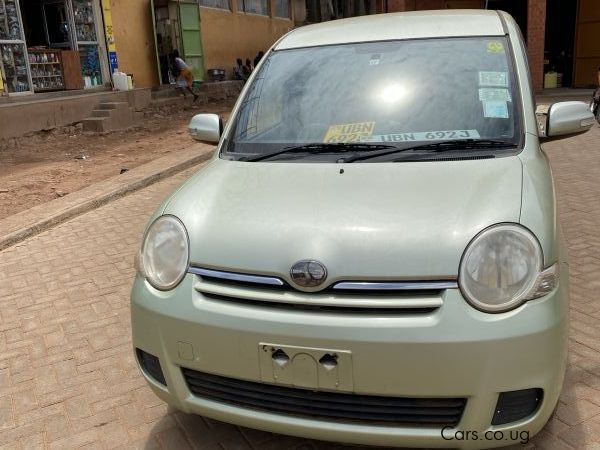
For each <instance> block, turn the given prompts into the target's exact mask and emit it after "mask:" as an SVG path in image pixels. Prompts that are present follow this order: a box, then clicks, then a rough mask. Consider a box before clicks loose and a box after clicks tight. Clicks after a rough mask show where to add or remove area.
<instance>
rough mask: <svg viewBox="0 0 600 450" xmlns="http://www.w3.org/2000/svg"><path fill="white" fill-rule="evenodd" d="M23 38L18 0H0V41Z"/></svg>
mask: <svg viewBox="0 0 600 450" xmlns="http://www.w3.org/2000/svg"><path fill="white" fill-rule="evenodd" d="M22 39H23V36H22V34H21V21H20V19H19V4H18V3H17V0H0V41H20V40H22Z"/></svg>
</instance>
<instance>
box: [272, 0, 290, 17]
mask: <svg viewBox="0 0 600 450" xmlns="http://www.w3.org/2000/svg"><path fill="white" fill-rule="evenodd" d="M290 13H291V11H290V0H275V17H282V18H284V19H291V18H292V16H291V14H290Z"/></svg>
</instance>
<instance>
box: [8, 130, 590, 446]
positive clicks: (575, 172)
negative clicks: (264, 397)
mask: <svg viewBox="0 0 600 450" xmlns="http://www.w3.org/2000/svg"><path fill="white" fill-rule="evenodd" d="M599 143H600V127H597V126H596V127H595V128H594V129H593V130H592V131H590V132H589V133H587V134H585V135H580V136H577V137H574V138H572V139H570V140H561V141H554V142H550V143H548V144H546V145H545V150H546V151H547V154H548V155H549V157H550V160H551V163H552V166H553V171H554V176H555V179H556V185H557V194H558V201H559V210H560V221H561V224H562V227H563V230H564V232H565V236H566V240H567V243H568V248H569V252H570V258H571V330H570V340H569V346H570V356H569V366H568V370H567V375H566V380H565V386H564V389H563V393H562V395H561V399H560V403H559V405H558V408H557V410H556V413H555V416H554V417H553V418H552V419H551V421H550V422H549V423H548V425H547V426H546V427H545V428H544V430H543V431H542V432H541V433H540V434H539V435H538V436H537V437H536V438H534V439H533V440H532V441H531V442H530V443H529V444H527V445H526V446H525V448H542V449H571V448H576V449H582V448H585V449H600V298H598V296H597V295H596V292H598V290H599V289H600V256H598V255H600V226H599V225H600V202H599V201H598V198H600V183H598V179H600V145H599ZM197 169H198V166H194V167H191V168H188V169H185V170H184V171H182V172H179V173H177V174H175V175H173V176H170V177H168V178H165V179H163V180H161V181H158V182H156V183H153V184H150V185H148V186H147V187H145V188H142V189H139V190H137V191H135V192H133V193H129V194H128V195H125V196H121V197H119V198H116V199H114V200H112V201H110V202H109V203H106V204H104V205H102V206H100V207H94V208H93V209H90V210H88V211H87V212H82V213H78V215H75V216H73V217H71V218H70V220H67V221H64V222H62V223H59V224H54V226H53V227H51V228H48V229H46V230H45V231H41V230H38V231H39V232H38V233H37V234H35V235H33V236H31V237H29V238H26V239H24V240H21V241H20V242H17V243H16V244H14V245H12V246H10V247H7V248H5V249H4V250H2V251H0V450H6V449H11V450H12V449H23V450H25V449H27V450H29V449H36V448H48V449H68V448H78V447H85V448H86V449H89V448H91V449H111V448H120V449H135V448H140V449H141V448H143V449H159V448H164V449H188V448H191V449H210V450H216V449H220V450H223V449H261V450H263V449H265V450H269V449H273V450H275V449H278V450H279V449H284V450H285V449H296V450H308V449H313V450H315V449H322V450H324V449H339V448H344V446H341V445H339V444H334V443H324V442H316V441H309V440H306V439H298V438H292V437H287V436H280V435H273V434H270V433H264V432H260V431H256V430H249V429H245V428H239V427H236V426H233V425H228V424H224V423H220V422H217V421H214V420H209V419H206V418H203V417H200V416H193V415H187V414H183V413H181V412H178V411H175V410H173V409H170V408H168V407H167V406H166V405H165V404H164V403H163V402H162V401H161V400H159V399H158V398H157V397H155V396H154V394H153V393H152V392H151V391H150V389H149V388H148V387H147V386H146V383H145V382H144V380H143V379H142V377H141V375H140V374H139V372H138V369H137V367H136V365H135V361H134V357H133V352H132V348H131V335H130V318H129V290H130V288H131V283H132V279H133V276H134V269H133V259H134V254H135V253H136V251H137V249H138V246H139V243H140V237H141V233H142V230H143V227H144V225H145V223H146V221H147V219H148V217H149V215H150V214H151V213H152V211H153V210H154V209H155V208H156V206H157V205H158V204H159V203H160V202H161V201H162V200H163V199H164V198H165V197H166V196H167V195H168V194H169V193H170V192H171V191H172V190H173V189H175V188H176V187H177V186H178V185H180V184H181V183H182V182H183V181H184V180H185V179H186V178H188V177H189V176H190V175H191V174H192V173H193V172H194V171H196V170H197ZM515 448H516V447H515Z"/></svg>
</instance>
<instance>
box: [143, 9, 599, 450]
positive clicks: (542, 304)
mask: <svg viewBox="0 0 600 450" xmlns="http://www.w3.org/2000/svg"><path fill="white" fill-rule="evenodd" d="M538 122H539V123H538ZM592 124H593V116H592V114H591V113H590V111H589V109H588V108H587V105H586V104H584V103H579V102H567V103H557V104H554V105H552V106H551V107H550V108H549V110H548V111H547V114H546V115H545V116H543V117H542V116H539V118H538V119H536V115H535V105H534V100H533V92H532V87H531V84H530V81H529V73H528V68H527V60H526V54H525V49H524V45H523V41H522V39H521V36H520V33H519V30H518V28H517V25H516V24H515V22H514V21H513V20H512V18H511V17H510V16H508V15H507V14H505V13H499V12H495V11H451V12H450V11H445V12H418V13H402V14H387V15H375V16H367V17H361V18H353V19H347V20H336V21H332V22H327V23H323V24H318V25H311V26H306V27H301V28H298V29H296V30H294V31H292V32H291V33H289V34H287V35H286V36H284V37H283V38H282V39H281V40H279V42H277V43H276V44H275V45H274V46H273V48H272V49H271V50H270V51H269V52H268V53H267V54H266V55H265V56H264V58H263V59H262V61H261V63H260V64H259V65H258V67H257V68H256V69H255V71H254V73H253V74H252V76H251V78H250V79H249V80H248V82H247V84H246V86H245V88H244V90H243V92H242V93H241V95H240V98H239V100H238V102H237V104H236V106H235V108H234V109H233V111H232V115H231V119H230V120H229V121H228V123H227V126H226V127H225V128H224V129H222V128H223V127H222V123H221V121H220V120H219V117H217V116H215V115H210V114H202V115H198V116H196V117H194V119H193V120H192V122H191V124H190V131H191V133H192V134H193V135H194V137H195V138H196V139H198V140H201V141H205V142H219V146H218V149H217V151H216V153H215V155H214V157H213V159H212V160H211V161H210V163H208V164H207V165H206V166H205V167H204V168H203V169H202V170H201V171H199V172H198V173H197V174H196V175H194V176H193V177H192V178H191V179H190V180H189V181H187V183H185V184H184V185H183V186H182V187H181V188H180V189H178V190H177V191H176V192H174V193H173V195H172V196H171V197H170V198H168V199H167V200H166V201H165V202H164V203H163V204H162V205H161V206H160V207H159V208H158V210H157V211H156V212H155V214H154V215H153V217H152V218H151V220H150V223H149V225H148V227H147V229H146V232H145V235H144V239H143V244H142V248H141V251H140V254H139V257H138V261H137V268H138V275H137V277H136V279H135V284H134V287H133V291H132V294H131V314H132V328H133V345H134V351H135V353H136V358H137V361H138V363H139V366H140V369H141V371H142V373H143V375H144V377H145V378H146V380H147V382H148V384H149V385H150V386H151V388H152V389H153V391H154V392H155V393H156V394H157V395H158V396H159V397H160V398H162V399H163V400H165V401H166V402H168V403H169V404H170V405H173V406H174V407H175V408H178V409H180V410H182V411H185V412H189V413H196V414H202V415H204V416H207V417H211V418H214V419H217V420H221V421H225V422H230V423H233V424H238V425H242V426H246V427H252V428H258V429H262V430H268V431H272V432H276V433H283V434H289V435H296V436H304V437H310V438H315V439H324V440H331V441H340V442H348V443H358V444H369V445H390V446H411V447H453V448H457V447H459V448H485V447H497V446H503V445H508V444H512V443H515V442H517V443H518V442H526V441H527V440H529V439H530V438H531V437H532V436H533V435H534V434H535V433H537V432H538V431H539V430H540V429H541V428H542V427H543V426H544V424H545V423H546V421H547V420H548V418H549V417H550V415H551V414H552V411H553V410H554V408H555V405H556V403H557V399H558V396H559V392H560V390H561V385H562V382H563V376H564V371H565V364H566V351H567V320H568V266H567V263H566V254H565V253H564V252H563V250H562V246H561V238H560V232H559V226H558V222H557V219H556V205H555V195H554V191H553V183H552V177H551V173H550V167H549V165H548V160H547V159H546V157H545V155H544V154H543V152H542V151H541V150H540V136H543V137H544V138H555V137H557V136H560V137H562V136H566V135H569V134H574V133H580V132H584V131H586V130H587V129H589V128H590V127H591V126H592Z"/></svg>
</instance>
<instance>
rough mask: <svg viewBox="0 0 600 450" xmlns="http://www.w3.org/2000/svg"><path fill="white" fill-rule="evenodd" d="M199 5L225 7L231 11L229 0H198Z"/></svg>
mask: <svg viewBox="0 0 600 450" xmlns="http://www.w3.org/2000/svg"><path fill="white" fill-rule="evenodd" d="M200 6H207V7H209V8H218V9H226V10H228V11H231V4H230V1H229V0H200Z"/></svg>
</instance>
